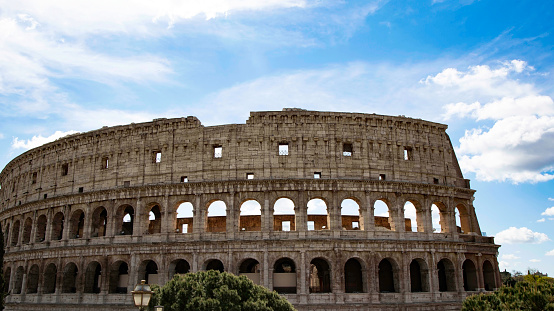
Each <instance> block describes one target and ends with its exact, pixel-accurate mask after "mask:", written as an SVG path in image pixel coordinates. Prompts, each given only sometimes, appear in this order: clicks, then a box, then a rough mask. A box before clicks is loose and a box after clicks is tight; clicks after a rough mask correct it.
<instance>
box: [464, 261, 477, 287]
mask: <svg viewBox="0 0 554 311" xmlns="http://www.w3.org/2000/svg"><path fill="white" fill-rule="evenodd" d="M462 275H463V278H464V290H465V291H466V292H473V291H476V290H477V287H478V285H477V269H476V268H475V263H473V261H472V260H471V259H466V260H465V261H464V263H463V264H462Z"/></svg>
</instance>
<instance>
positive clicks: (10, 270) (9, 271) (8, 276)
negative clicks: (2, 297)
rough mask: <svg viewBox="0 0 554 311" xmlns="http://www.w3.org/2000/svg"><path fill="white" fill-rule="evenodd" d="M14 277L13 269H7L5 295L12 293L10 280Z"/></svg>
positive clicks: (5, 271) (5, 272)
mask: <svg viewBox="0 0 554 311" xmlns="http://www.w3.org/2000/svg"><path fill="white" fill-rule="evenodd" d="M11 277H12V269H11V268H10V267H7V268H6V269H4V293H9V292H10V280H11Z"/></svg>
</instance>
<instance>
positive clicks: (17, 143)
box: [12, 131, 79, 150]
mask: <svg viewBox="0 0 554 311" xmlns="http://www.w3.org/2000/svg"><path fill="white" fill-rule="evenodd" d="M76 133H79V132H77V131H67V132H62V131H56V132H55V133H54V134H52V135H50V136H48V137H43V136H42V135H37V136H33V138H31V139H27V140H20V139H19V138H17V137H14V139H13V142H12V148H13V149H24V150H29V149H32V148H35V147H38V146H41V145H44V144H46V143H49V142H52V141H54V140H56V139H58V138H62V137H65V136H68V135H71V134H76Z"/></svg>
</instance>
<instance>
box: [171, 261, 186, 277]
mask: <svg viewBox="0 0 554 311" xmlns="http://www.w3.org/2000/svg"><path fill="white" fill-rule="evenodd" d="M189 272H190V264H189V263H188V261H186V260H184V259H175V260H173V261H172V262H171V263H170V264H169V279H172V278H173V276H175V275H176V274H185V273H189Z"/></svg>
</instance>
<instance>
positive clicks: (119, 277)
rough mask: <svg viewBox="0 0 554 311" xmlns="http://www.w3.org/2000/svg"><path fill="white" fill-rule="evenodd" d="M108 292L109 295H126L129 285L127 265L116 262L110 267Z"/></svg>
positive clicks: (122, 262)
mask: <svg viewBox="0 0 554 311" xmlns="http://www.w3.org/2000/svg"><path fill="white" fill-rule="evenodd" d="M109 281H110V282H109V286H108V291H109V292H110V294H127V287H128V285H129V265H128V264H127V263H126V262H125V261H123V260H118V261H116V262H114V263H112V264H111V265H110V280H109Z"/></svg>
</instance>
